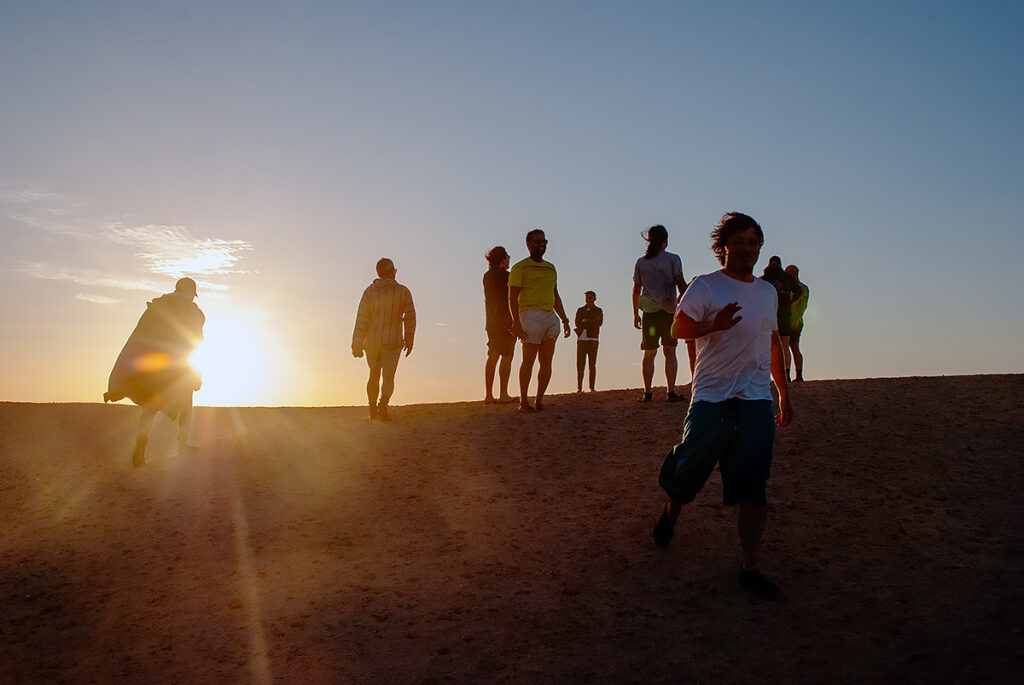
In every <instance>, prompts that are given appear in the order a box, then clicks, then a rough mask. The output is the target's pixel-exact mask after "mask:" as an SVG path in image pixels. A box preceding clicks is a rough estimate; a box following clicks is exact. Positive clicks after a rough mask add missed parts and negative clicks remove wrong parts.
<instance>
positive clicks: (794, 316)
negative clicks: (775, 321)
mask: <svg viewBox="0 0 1024 685" xmlns="http://www.w3.org/2000/svg"><path fill="white" fill-rule="evenodd" d="M786 273H787V274H789V275H790V276H792V277H793V280H794V281H796V284H797V286H799V288H800V295H798V296H797V298H796V299H795V300H793V304H791V305H790V310H791V311H790V322H791V323H790V327H789V330H790V333H789V350H790V352H792V357H793V366H794V367H796V378H795V379H793V380H794V381H803V379H804V355H803V352H801V351H800V334H801V333H802V332H803V330H804V312H805V311H807V301H808V300H809V299H810V297H811V289H810V288H808V287H807V284H805V283H804V282H803V281H801V280H800V269H798V268H797V267H796V265H794V264H790V265H789V266H787V267H786ZM786 361H787V362H788V361H789V359H788V358H787V360H786ZM786 378H787V379H788V378H789V366H788V365H787V366H786Z"/></svg>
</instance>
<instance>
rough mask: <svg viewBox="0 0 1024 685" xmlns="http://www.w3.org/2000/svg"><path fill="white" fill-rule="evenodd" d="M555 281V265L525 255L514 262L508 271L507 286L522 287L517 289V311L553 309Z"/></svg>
mask: <svg viewBox="0 0 1024 685" xmlns="http://www.w3.org/2000/svg"><path fill="white" fill-rule="evenodd" d="M557 283H558V274H557V273H556V272H555V265H554V264H551V263H549V262H545V261H544V260H541V261H539V262H535V261H533V260H532V259H530V258H529V257H527V258H526V259H524V260H522V261H519V262H516V264H515V266H513V267H512V269H511V270H509V272H508V284H509V286H515V287H518V288H522V290H520V291H519V311H524V310H526V309H540V310H543V311H545V312H550V311H554V309H555V286H556V285H557Z"/></svg>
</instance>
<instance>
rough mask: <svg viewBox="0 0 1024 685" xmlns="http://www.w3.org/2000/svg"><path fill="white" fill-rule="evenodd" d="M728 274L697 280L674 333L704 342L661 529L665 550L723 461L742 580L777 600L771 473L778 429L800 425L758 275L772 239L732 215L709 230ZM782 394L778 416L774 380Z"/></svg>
mask: <svg viewBox="0 0 1024 685" xmlns="http://www.w3.org/2000/svg"><path fill="white" fill-rule="evenodd" d="M711 239H712V247H711V249H712V251H714V253H715V256H716V257H717V258H718V261H719V263H720V264H721V265H722V267H723V268H722V269H721V270H720V271H716V272H714V273H711V274H706V275H703V276H698V277H697V278H695V279H694V281H693V282H692V283H691V284H690V287H689V288H687V290H686V293H685V294H684V295H683V299H682V301H681V302H680V304H679V309H678V310H677V311H676V314H675V319H674V320H673V323H672V334H673V335H674V336H676V337H678V338H684V339H687V340H696V346H697V363H696V372H695V374H694V380H693V397H692V398H691V400H690V406H689V409H688V410H687V412H686V419H685V421H684V423H683V439H682V441H681V442H680V443H679V444H678V445H676V446H675V447H673V448H672V450H671V451H670V452H669V453H668V455H666V457H665V460H664V462H663V463H662V466H661V472H660V474H659V477H658V482H659V484H660V485H661V487H662V488H663V489H664V490H665V492H666V493H667V494H668V498H669V499H668V502H666V504H665V506H664V508H663V510H662V513H661V518H660V519H658V522H657V524H656V525H655V527H654V542H655V543H656V544H657V545H658V546H660V547H666V546H667V545H668V544H669V542H670V541H671V540H672V536H673V532H674V527H675V524H676V521H677V519H678V518H679V514H680V512H681V511H682V508H683V505H684V504H687V503H689V502H691V501H693V499H694V497H696V495H697V493H698V492H700V491H701V489H702V488H703V487H704V484H705V483H706V482H707V480H708V478H709V477H710V476H711V472H712V470H714V468H715V464H716V463H718V464H719V470H720V472H721V474H722V503H723V504H724V505H725V506H735V507H736V509H737V529H738V531H739V538H740V548H741V550H742V553H743V564H742V566H741V568H740V576H739V580H740V583H741V584H742V585H744V586H745V587H747V588H749V589H750V590H752V591H753V592H754V593H755V594H756V595H757V596H759V597H762V598H766V599H774V598H776V597H778V596H779V594H780V593H779V588H778V587H777V586H776V585H775V584H774V583H772V582H771V581H769V580H768V579H766V578H765V577H764V576H762V575H761V572H760V570H759V558H758V554H759V551H760V547H761V536H762V534H763V533H764V526H765V519H766V512H767V504H768V501H767V498H766V490H767V485H768V476H769V472H770V470H771V463H772V443H773V441H774V439H775V425H776V424H778V425H779V426H786V425H788V424H789V422H790V420H791V419H792V415H793V412H792V408H791V407H790V403H789V388H788V385H787V384H786V369H785V366H784V364H783V351H782V340H781V339H780V338H779V331H778V309H779V303H778V296H777V294H776V291H775V288H774V287H773V286H772V285H771V284H769V283H766V282H764V281H762V280H761V279H759V278H756V277H755V276H754V265H755V264H756V263H757V259H758V257H759V256H760V254H761V246H762V245H763V244H764V233H763V232H762V230H761V227H760V225H758V223H757V222H756V221H754V219H752V218H751V217H749V216H747V215H746V214H740V213H738V212H729V213H727V214H725V215H724V216H723V217H722V220H721V221H720V222H719V224H718V225H717V226H716V227H715V230H714V231H712V233H711ZM772 379H774V381H775V385H776V387H777V388H778V391H779V413H778V414H777V415H775V416H773V413H774V408H773V402H772V394H771V380H772Z"/></svg>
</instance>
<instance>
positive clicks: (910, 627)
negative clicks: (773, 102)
mask: <svg viewBox="0 0 1024 685" xmlns="http://www.w3.org/2000/svg"><path fill="white" fill-rule="evenodd" d="M636 396H637V391H635V390H628V391H627V390H621V391H609V392H600V393H596V394H593V395H585V396H575V395H565V396H555V397H552V398H550V402H549V404H548V407H547V410H546V411H545V412H544V413H543V414H538V415H531V416H519V415H517V414H515V413H514V412H513V410H512V409H511V408H509V407H507V406H494V405H488V406H485V405H484V404H482V403H457V404H437V405H418V406H406V407H397V408H395V409H394V411H393V414H394V417H395V421H394V423H392V424H390V425H381V424H371V423H369V422H367V421H365V420H364V413H363V410H362V409H360V408H310V409H292V408H278V409H272V408H271V409H262V408H248V409H215V408H201V409H199V410H198V411H197V416H196V424H195V427H194V440H195V442H196V443H198V449H197V451H196V452H195V453H194V454H191V455H188V456H185V457H177V456H172V455H173V452H174V451H175V446H174V432H173V429H172V427H171V426H170V425H169V424H167V423H164V422H161V421H158V424H157V428H156V429H155V434H154V437H153V440H152V441H151V448H150V457H149V458H150V461H151V465H150V466H148V467H146V468H144V469H139V470H135V469H132V468H131V466H130V464H129V461H130V459H129V454H130V449H131V441H132V433H133V425H134V421H135V417H136V411H137V410H135V409H134V408H133V407H129V406H102V405H89V404H53V405H43V404H18V403H3V404H0V444H2V446H0V513H2V514H3V520H4V526H5V531H4V536H3V538H2V545H0V601H2V603H3V604H2V606H3V609H2V617H0V653H2V658H0V682H32V681H36V682H73V683H79V682H90V681H91V682H110V681H127V682H133V681H134V682H201V683H209V682H271V681H277V682H302V683H319V682H325V683H326V682H331V683H338V682H432V681H434V682H447V681H455V682H482V681H509V682H566V681H572V682H577V681H582V682H587V681H597V682H697V681H701V682H708V681H710V682H826V681H834V680H839V681H845V682H868V681H891V682H896V681H899V682H904V681H910V682H933V681H946V682H949V681H952V682H971V681H977V682H992V681H1007V682H1008V681H1013V680H1017V679H1018V678H1019V677H1020V673H1021V672H1022V669H1024V635H1022V633H1021V628H1022V621H1024V619H1022V618H1021V617H1022V614H1024V556H1022V552H1024V498H1022V497H1021V492H1022V491H1024V487H1022V486H1024V469H1022V466H1024V463H1022V456H1024V451H1022V446H1024V376H1020V375H1014V376H974V377H945V378H901V379H878V380H851V381H822V382H808V383H804V384H801V385H796V386H794V388H793V397H794V409H795V412H796V416H797V418H796V420H795V424H794V425H793V426H791V427H789V428H787V429H784V430H780V431H779V434H778V440H777V444H776V457H775V465H774V471H773V477H772V481H771V483H770V486H769V498H770V501H771V505H770V519H769V524H768V530H767V533H766V541H765V550H764V560H763V568H764V571H765V573H766V575H769V576H770V577H772V578H773V579H774V580H776V581H777V582H778V583H779V585H780V586H781V587H782V589H783V592H784V594H785V599H784V600H783V601H781V602H777V603H765V602H759V601H756V600H754V599H752V598H751V597H749V596H748V595H747V594H745V592H744V591H743V589H742V588H740V587H739V585H738V584H737V582H736V573H737V571H738V566H739V553H738V549H737V542H736V538H735V532H734V522H733V515H732V512H731V511H730V510H727V509H725V508H723V507H722V506H721V500H720V493H721V491H720V484H719V482H718V477H717V475H715V476H713V477H712V480H711V482H710V483H709V485H708V487H707V488H706V490H705V491H704V492H703V493H702V494H701V495H700V496H699V497H698V499H697V501H696V502H694V504H693V505H691V506H690V507H689V508H688V509H687V510H686V511H685V512H684V516H683V518H682V519H681V523H680V527H679V529H678V535H677V539H676V540H675V541H674V542H673V546H672V547H671V548H669V549H668V550H660V549H657V548H655V547H654V545H653V544H652V543H651V527H652V525H653V523H654V520H655V519H656V517H657V514H658V510H659V507H660V505H661V502H662V494H661V492H660V490H659V489H658V487H657V484H656V476H657V469H658V467H659V465H660V462H661V458H662V456H663V454H664V453H665V452H666V451H667V449H668V448H669V447H670V446H671V445H672V443H673V442H674V441H675V440H676V439H677V438H678V435H679V432H680V429H681V422H682V414H683V412H684V409H683V408H682V407H680V406H679V405H671V404H667V403H664V402H661V403H654V404H650V405H640V404H637V403H636V402H635V401H634V400H635V398H636Z"/></svg>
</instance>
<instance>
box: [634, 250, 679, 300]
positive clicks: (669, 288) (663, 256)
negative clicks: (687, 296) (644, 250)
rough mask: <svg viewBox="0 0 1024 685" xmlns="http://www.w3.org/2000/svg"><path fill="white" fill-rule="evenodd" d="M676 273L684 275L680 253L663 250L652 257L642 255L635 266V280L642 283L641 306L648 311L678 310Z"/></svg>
mask: <svg viewBox="0 0 1024 685" xmlns="http://www.w3.org/2000/svg"><path fill="white" fill-rule="evenodd" d="M676 275H679V276H682V275H683V260H681V259H680V258H679V255H677V254H673V253H672V252H669V251H668V250H662V251H661V252H659V253H658V254H656V255H654V256H653V257H651V258H650V259H648V258H647V257H641V258H640V259H638V260H636V266H634V267H633V282H634V283H639V284H640V308H641V309H642V310H643V311H645V312H648V313H653V312H656V311H658V309H663V310H665V311H666V312H668V313H669V314H671V313H672V312H674V311H675V310H676V279H675V277H676Z"/></svg>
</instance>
